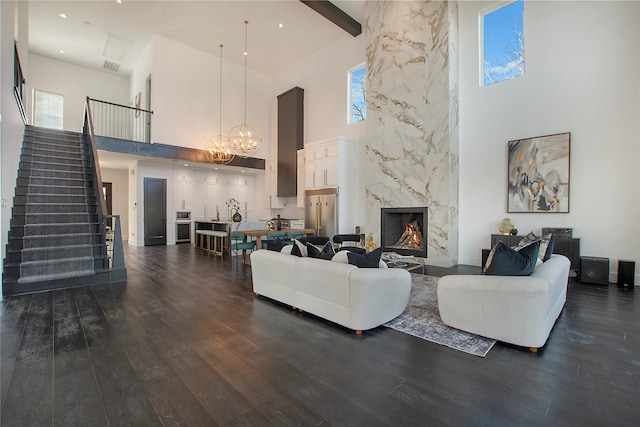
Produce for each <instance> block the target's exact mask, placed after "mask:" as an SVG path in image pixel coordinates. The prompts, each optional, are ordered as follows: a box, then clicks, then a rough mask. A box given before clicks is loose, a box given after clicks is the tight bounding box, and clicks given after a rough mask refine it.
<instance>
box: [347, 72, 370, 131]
mask: <svg viewBox="0 0 640 427" xmlns="http://www.w3.org/2000/svg"><path fill="white" fill-rule="evenodd" d="M366 88H367V69H366V67H365V66H364V64H361V65H358V66H357V67H355V68H352V69H351V70H349V113H348V114H349V115H348V121H347V122H348V123H357V122H359V121H362V120H364V119H366V118H367V103H366V100H367V98H366Z"/></svg>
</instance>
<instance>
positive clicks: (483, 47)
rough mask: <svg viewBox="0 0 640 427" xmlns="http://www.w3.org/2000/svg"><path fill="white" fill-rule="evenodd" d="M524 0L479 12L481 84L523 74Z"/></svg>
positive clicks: (488, 83)
mask: <svg viewBox="0 0 640 427" xmlns="http://www.w3.org/2000/svg"><path fill="white" fill-rule="evenodd" d="M523 14H524V0H518V1H515V2H511V3H509V4H507V5H506V6H498V8H496V7H493V8H492V9H489V10H485V11H484V12H481V14H480V60H481V67H480V69H481V70H482V71H481V72H482V76H481V78H480V84H481V85H485V86H486V85H490V84H493V83H498V82H502V81H504V80H509V79H513V78H516V77H520V76H523V75H524V35H523V25H522V22H523V19H522V17H523Z"/></svg>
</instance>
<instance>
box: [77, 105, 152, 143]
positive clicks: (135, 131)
mask: <svg viewBox="0 0 640 427" xmlns="http://www.w3.org/2000/svg"><path fill="white" fill-rule="evenodd" d="M87 105H88V106H89V107H90V109H91V119H92V123H93V131H94V135H95V136H106V137H109V138H118V139H124V140H128V141H136V142H147V143H148V142H151V117H152V116H153V111H149V110H143V109H140V108H135V107H128V106H126V105H120V104H114V103H112V102H107V101H100V100H98V99H93V98H89V97H87Z"/></svg>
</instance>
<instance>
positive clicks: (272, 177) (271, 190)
mask: <svg viewBox="0 0 640 427" xmlns="http://www.w3.org/2000/svg"><path fill="white" fill-rule="evenodd" d="M277 164H278V163H277V159H275V158H273V159H267V161H266V163H265V175H264V181H265V187H266V188H265V189H266V191H265V194H266V197H267V200H266V203H267V206H268V207H269V209H283V208H284V207H285V205H284V203H283V201H282V199H281V198H280V197H278V175H277V169H276V168H277Z"/></svg>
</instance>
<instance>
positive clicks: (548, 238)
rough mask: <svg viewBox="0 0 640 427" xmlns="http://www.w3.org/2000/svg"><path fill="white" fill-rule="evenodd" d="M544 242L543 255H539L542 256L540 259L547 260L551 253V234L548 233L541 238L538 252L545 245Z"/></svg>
mask: <svg viewBox="0 0 640 427" xmlns="http://www.w3.org/2000/svg"><path fill="white" fill-rule="evenodd" d="M545 240H546V242H545ZM545 243H546V248H545V249H544V254H543V256H541V257H540V258H542V261H546V260H548V259H549V258H551V255H552V254H553V234H548V235H547V236H545V237H543V238H542V240H541V241H540V252H542V250H543V246H544V245H545Z"/></svg>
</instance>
